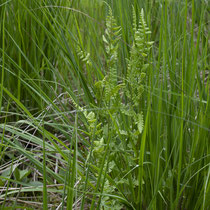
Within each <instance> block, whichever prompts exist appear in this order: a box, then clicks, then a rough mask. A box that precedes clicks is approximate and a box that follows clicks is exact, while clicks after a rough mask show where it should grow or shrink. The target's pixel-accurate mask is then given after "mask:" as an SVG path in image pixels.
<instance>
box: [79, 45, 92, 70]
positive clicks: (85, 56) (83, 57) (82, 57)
mask: <svg viewBox="0 0 210 210" xmlns="http://www.w3.org/2000/svg"><path fill="white" fill-rule="evenodd" d="M76 52H77V55H78V56H79V58H80V60H81V61H83V62H84V63H86V64H87V65H89V66H92V61H91V60H90V53H87V52H85V51H84V50H82V49H81V47H79V46H78V47H77V48H76Z"/></svg>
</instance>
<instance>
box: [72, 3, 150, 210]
mask: <svg viewBox="0 0 210 210" xmlns="http://www.w3.org/2000/svg"><path fill="white" fill-rule="evenodd" d="M139 17H140V18H139V22H138V24H137V18H136V14H135V11H134V9H133V29H134V39H133V43H132V47H131V49H130V56H129V58H127V74H126V76H125V78H124V81H123V82H121V83H119V81H118V75H117V65H118V48H119V41H120V37H121V34H120V32H121V27H120V26H118V25H117V21H116V20H115V18H114V16H113V14H112V9H111V7H110V6H108V16H107V18H106V30H105V34H104V35H103V37H102V38H103V41H104V47H105V51H106V56H107V60H106V66H107V68H108V70H107V75H105V76H104V78H103V79H102V80H100V81H97V82H96V83H95V98H96V100H97V102H96V104H98V106H97V105H96V106H94V108H96V109H97V108H98V109H99V108H100V107H103V108H104V111H103V110H102V111H100V112H99V114H98V119H99V123H98V124H97V125H96V124H95V123H96V121H97V120H96V113H94V112H93V111H91V112H89V113H88V112H87V111H86V110H84V109H83V108H81V107H80V106H79V105H77V104H76V103H75V102H74V101H73V103H74V105H75V107H76V108H77V109H79V110H80V111H82V112H83V114H84V116H85V118H86V120H87V123H88V126H87V129H88V133H89V136H91V135H92V134H93V132H95V133H94V137H95V138H94V142H93V152H92V153H91V154H92V155H93V159H94V161H95V163H96V165H97V166H98V167H99V168H100V167H101V165H102V166H106V165H108V166H109V167H108V170H107V171H108V175H109V176H110V177H112V179H113V180H114V182H115V183H116V185H115V186H113V183H110V182H109V180H106V177H104V176H99V177H100V180H104V181H103V184H102V185H101V187H99V190H101V191H104V193H106V194H117V193H118V192H119V191H120V190H119V189H129V187H130V186H132V188H133V190H132V192H130V193H128V196H127V197H128V198H129V199H130V200H131V201H132V203H135V197H136V194H135V188H138V181H137V177H138V172H137V171H135V170H134V171H133V173H129V175H127V173H128V172H129V171H131V168H136V165H137V164H138V157H139V145H138V138H139V136H140V135H141V133H142V131H143V124H144V123H143V114H142V110H141V107H140V106H139V104H140V100H141V96H142V93H143V90H144V84H143V80H144V79H145V77H146V70H147V68H148V66H149V64H148V63H147V56H148V53H149V51H150V48H151V47H152V43H153V42H150V41H148V34H150V31H149V28H148V27H147V25H146V22H145V20H144V12H143V9H142V10H141V12H140V14H139ZM78 56H79V57H80V59H81V60H82V61H83V62H86V63H87V64H88V65H89V64H90V61H89V54H86V53H84V52H83V51H82V50H80V51H79V50H78ZM125 98H126V100H125ZM125 101H126V103H125ZM107 110H108V111H107ZM122 118H127V120H128V121H129V122H131V123H129V124H131V126H130V127H129V128H126V127H125V125H123V124H122V123H121V122H122ZM110 128H112V129H111V130H112V131H111V132H112V139H111V141H109V140H108V132H109V129H110ZM116 148H117V149H116ZM107 149H109V156H108V157H107V158H105V159H106V160H105V159H104V158H103V157H104V155H107V153H106V151H107ZM128 151H132V152H128ZM121 152H123V155H122V153H121ZM122 161H123V162H125V163H126V164H125V167H124V168H122V169H119V168H118V167H117V165H118V162H122ZM119 174H120V176H119ZM99 177H98V179H99ZM97 183H98V182H97ZM102 186H103V187H102ZM96 193H97V192H96ZM94 200H95V199H94ZM99 203H101V204H99V205H106V206H109V207H110V208H112V209H114V208H115V207H116V206H118V207H119V206H121V204H120V202H116V200H113V199H111V197H109V196H108V197H107V196H103V197H102V198H101V199H100V202H99Z"/></svg>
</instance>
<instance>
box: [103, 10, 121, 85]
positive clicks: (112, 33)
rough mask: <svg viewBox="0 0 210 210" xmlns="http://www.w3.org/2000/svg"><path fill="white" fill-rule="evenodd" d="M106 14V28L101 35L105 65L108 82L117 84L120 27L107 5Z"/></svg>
mask: <svg viewBox="0 0 210 210" xmlns="http://www.w3.org/2000/svg"><path fill="white" fill-rule="evenodd" d="M108 9H109V10H108V16H107V18H106V29H105V34H104V35H103V41H104V44H105V49H106V53H107V58H108V60H107V65H108V67H109V78H110V83H111V84H113V85H116V84H117V67H116V63H117V57H118V47H119V44H118V42H119V40H120V37H121V33H120V32H121V27H120V26H118V25H117V21H116V19H115V18H114V16H113V14H112V9H111V7H110V6H108Z"/></svg>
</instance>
